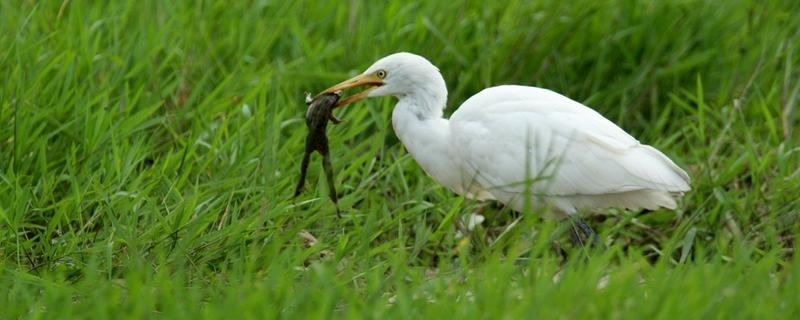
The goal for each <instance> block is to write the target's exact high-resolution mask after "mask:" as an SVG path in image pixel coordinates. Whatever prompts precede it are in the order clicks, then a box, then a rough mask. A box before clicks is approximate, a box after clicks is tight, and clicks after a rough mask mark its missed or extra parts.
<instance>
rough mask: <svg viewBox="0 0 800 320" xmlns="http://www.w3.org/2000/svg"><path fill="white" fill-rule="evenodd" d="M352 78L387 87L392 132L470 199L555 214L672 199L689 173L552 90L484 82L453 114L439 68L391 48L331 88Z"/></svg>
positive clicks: (383, 91)
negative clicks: (447, 111)
mask: <svg viewBox="0 0 800 320" xmlns="http://www.w3.org/2000/svg"><path fill="white" fill-rule="evenodd" d="M357 86H366V87H368V89H367V90H365V91H364V92H362V93H360V94H357V95H355V96H352V97H349V98H347V99H345V100H343V101H342V102H341V104H342V105H345V104H349V103H352V102H354V101H357V100H360V99H362V98H365V97H374V96H386V95H392V96H396V97H398V99H399V101H398V103H397V106H396V107H395V109H394V111H393V113H392V125H393V127H394V130H395V133H396V134H397V135H398V137H399V138H400V140H401V141H402V143H403V145H404V146H405V147H406V149H407V150H408V151H409V152H410V153H411V155H412V156H413V157H414V159H416V160H417V162H418V163H419V164H420V165H421V166H422V168H423V169H424V170H425V172H427V173H428V174H429V175H431V176H432V177H433V178H434V180H436V181H437V182H439V183H441V184H443V185H445V186H447V187H448V188H450V189H451V190H453V191H454V192H456V193H458V194H461V195H464V196H466V197H470V198H475V199H480V200H489V199H495V200H498V201H500V202H503V203H505V204H507V205H509V206H510V207H511V208H512V209H514V210H517V211H522V210H523V208H524V206H525V203H526V201H527V200H530V202H529V203H531V204H532V205H533V206H535V207H551V208H553V209H554V211H555V212H556V213H559V214H561V215H563V214H566V215H569V214H573V213H575V212H577V211H579V210H581V209H595V208H606V207H621V208H647V209H656V208H658V207H666V208H670V209H674V208H675V207H676V205H677V204H676V201H675V199H676V197H678V196H680V195H682V194H683V193H684V192H686V191H689V189H690V187H689V176H688V175H687V174H686V172H684V171H683V170H681V168H679V167H678V166H677V165H675V163H673V162H672V161H671V160H670V159H669V158H667V157H666V156H665V155H664V154H663V153H661V152H660V151H658V150H656V149H655V148H653V147H651V146H648V145H644V144H641V143H639V142H638V141H637V140H636V139H634V138H633V137H632V136H630V135H629V134H627V133H626V132H625V131H623V130H622V129H620V128H619V127H618V126H616V125H615V124H614V123H612V122H611V121H609V120H607V119H606V118H604V117H603V116H602V115H600V114H599V113H597V112H596V111H594V110H592V109H590V108H588V107H586V106H584V105H582V104H580V103H578V102H576V101H573V100H571V99H569V98H567V97H565V96H562V95H560V94H558V93H555V92H553V91H550V90H546V89H540V88H535V87H527V86H512V85H507V86H499V87H492V88H488V89H485V90H483V91H481V92H479V93H478V94H476V95H474V96H472V97H471V98H469V99H468V100H467V101H465V102H464V103H463V104H462V105H461V106H460V107H459V108H458V109H457V110H456V111H455V112H454V113H453V115H452V116H451V117H450V119H449V120H448V119H444V118H443V117H442V110H443V109H444V106H445V103H446V100H447V88H446V86H445V82H444V79H443V78H442V76H441V74H440V73H439V70H438V69H437V68H436V67H435V66H434V65H433V64H431V63H430V62H429V61H428V60H426V59H425V58H423V57H420V56H418V55H414V54H410V53H397V54H393V55H390V56H387V57H385V58H383V59H381V60H379V61H377V62H376V63H375V64H373V65H372V66H371V67H369V68H368V69H367V71H365V72H364V73H363V74H361V75H359V76H357V77H355V78H353V79H350V80H348V81H345V82H342V83H341V84H339V85H336V86H334V87H332V88H330V89H328V90H326V92H328V91H335V90H341V89H348V88H352V87H357Z"/></svg>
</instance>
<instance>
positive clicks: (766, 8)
mask: <svg viewBox="0 0 800 320" xmlns="http://www.w3.org/2000/svg"><path fill="white" fill-rule="evenodd" d="M245 2H246V1H242V2H223V1H220V2H213V1H197V2H195V1H78V0H75V1H63V2H62V1H26V0H18V1H2V2H0V288H2V289H1V290H0V318H3V319H13V318H42V319H56V318H73V317H96V318H108V317H111V316H112V315H121V314H124V315H127V316H126V317H127V318H131V319H140V318H162V317H163V318H172V317H179V318H180V317H186V318H189V317H192V318H195V317H198V316H202V317H206V318H228V317H231V316H232V315H237V314H238V315H242V316H245V317H246V318H275V317H282V318H330V317H336V318H339V317H353V318H362V317H366V318H400V319H409V318H421V317H426V318H445V317H448V318H452V319H460V318H507V319H520V318H531V317H541V318H564V319H571V318H634V319H642V318H645V319H647V318H653V319H681V318H704V319H705V318H724V319H728V318H756V317H758V318H794V319H797V318H798V317H800V299H798V297H800V261H798V260H800V258H799V257H797V256H796V255H795V242H796V237H797V235H798V234H800V200H798V194H800V192H799V191H798V190H799V189H798V188H800V187H799V186H800V145H799V144H798V138H799V137H800V128H797V124H798V117H800V115H798V112H797V110H796V109H798V108H797V105H798V103H799V102H800V65H799V64H800V14H798V13H799V12H800V2H798V1H793V0H787V1H748V0H731V1H693V0H683V1H626V0H615V1H594V0H577V1H496V2H484V1H467V2H462V1H427V2H419V3H411V2H406V1H392V2H382V1H380V2H379V1H349V2H345V1H330V2H326V1H266V0H262V1H251V2H250V3H245ZM397 51H411V52H415V53H418V54H421V55H423V56H426V57H427V58H429V59H430V60H431V61H432V62H434V63H435V64H437V65H438V66H439V68H440V69H441V71H442V73H443V75H444V78H445V79H446V80H447V82H448V88H449V90H450V100H449V102H448V109H447V111H446V113H451V112H453V110H455V109H456V108H457V107H458V105H459V104H460V103H461V102H462V101H464V100H465V99H466V98H467V97H469V96H470V95H472V94H474V93H476V92H477V91H479V90H480V89H482V88H484V87H487V86H491V85H498V84H504V83H518V84H526V85H535V86H541V87H547V88H550V89H553V90H556V91H559V92H562V93H564V94H565V95H567V96H570V97H572V98H574V99H575V100H578V101H581V102H584V103H585V104H587V105H590V106H592V107H593V108H595V109H597V110H598V111H599V112H601V113H602V114H604V115H605V116H606V117H608V118H609V119H611V120H612V121H614V122H616V123H617V124H619V125H620V126H621V127H623V128H624V129H626V130H627V131H628V132H630V133H631V134H633V135H634V136H636V137H637V138H639V140H641V141H642V142H645V143H648V144H651V145H653V146H655V147H657V148H659V149H661V150H662V151H664V152H665V153H666V154H667V155H669V156H670V157H671V158H673V159H674V160H675V162H676V163H678V164H679V165H680V166H682V167H683V168H686V169H687V171H688V172H689V173H690V175H691V176H692V178H693V182H692V186H693V190H692V192H690V193H688V194H687V195H686V197H685V198H684V200H683V201H682V203H681V205H680V207H679V209H678V210H676V211H667V210H659V211H654V212H631V211H620V210H605V211H600V212H597V213H595V214H592V215H587V216H586V219H587V221H588V222H589V224H590V225H592V226H593V227H594V228H595V229H596V230H597V231H598V232H600V233H601V236H602V239H603V242H604V243H605V244H606V245H607V249H604V250H592V251H585V250H580V249H578V248H571V246H570V245H569V241H568V235H567V234H566V233H565V232H563V225H559V224H558V223H557V222H554V221H549V220H542V219H540V218H538V215H536V214H534V213H531V214H518V213H514V212H511V211H510V210H509V209H507V208H504V207H503V206H501V205H498V204H493V203H479V202H475V201H471V200H466V199H464V198H461V197H457V196H456V195H454V194H452V193H451V192H449V191H447V190H446V189H444V188H443V187H441V186H439V185H437V184H436V183H435V182H434V181H433V180H431V178H429V177H427V176H426V175H425V174H424V173H423V171H422V170H421V169H420V167H419V166H418V165H417V164H416V163H415V162H414V160H413V159H412V158H411V157H410V156H409V155H408V154H407V153H406V151H405V150H404V149H403V146H402V145H401V144H400V143H399V141H398V140H397V138H396V137H395V136H394V133H393V132H392V129H391V123H390V113H391V108H392V105H393V103H394V100H393V99H390V98H385V99H373V100H370V101H367V102H362V103H358V104H356V105H353V106H350V107H348V108H346V109H345V110H341V111H339V112H338V115H339V116H340V117H341V118H343V119H345V121H346V122H345V123H344V124H342V125H338V126H333V127H331V128H329V133H330V136H331V148H332V156H333V162H334V167H335V169H336V171H337V181H336V183H337V186H338V188H339V192H340V195H341V197H342V198H341V199H340V208H341V210H342V215H341V217H337V215H336V210H335V208H333V207H332V206H331V204H330V202H329V200H328V199H327V197H326V195H327V191H326V190H327V189H326V187H325V182H324V179H322V178H320V175H321V168H320V165H319V158H317V157H314V158H313V159H312V160H313V162H312V166H311V171H310V179H309V182H308V185H307V192H306V193H305V194H303V195H302V196H301V197H299V198H298V199H296V200H293V199H291V196H292V192H293V190H294V185H295V183H296V182H297V179H298V174H299V164H300V160H301V157H302V151H303V143H304V136H305V134H306V128H305V125H304V123H303V120H302V116H303V114H304V108H305V106H304V104H303V92H304V91H312V92H318V91H320V90H322V89H324V88H326V87H327V86H329V85H332V84H334V83H336V82H338V81H340V80H343V79H345V78H347V77H349V76H352V75H354V74H356V73H358V72H360V71H361V70H363V69H364V68H366V67H367V66H369V65H370V64H371V63H372V62H373V61H374V60H376V59H378V58H380V57H382V56H385V55H387V54H390V53H393V52H397ZM474 213H478V214H481V215H483V216H485V217H486V221H485V222H484V223H483V224H482V225H480V226H478V227H476V228H475V229H473V230H469V229H468V228H466V227H465V224H464V217H466V216H468V215H470V214H474ZM301 234H302V235H304V236H305V237H303V236H301ZM312 237H313V239H312Z"/></svg>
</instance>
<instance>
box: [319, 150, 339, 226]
mask: <svg viewBox="0 0 800 320" xmlns="http://www.w3.org/2000/svg"><path fill="white" fill-rule="evenodd" d="M322 169H324V170H325V178H326V180H328V189H330V190H328V191H329V196H330V197H331V200H332V201H333V203H334V204H338V203H339V197H338V196H337V195H336V183H335V182H334V180H333V166H332V165H331V155H330V153H327V152H325V153H324V154H322ZM336 215H337V216H338V215H339V206H336Z"/></svg>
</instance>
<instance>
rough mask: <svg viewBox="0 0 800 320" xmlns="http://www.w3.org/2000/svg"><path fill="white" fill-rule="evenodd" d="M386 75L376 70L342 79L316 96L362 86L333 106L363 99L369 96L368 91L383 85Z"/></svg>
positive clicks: (340, 105)
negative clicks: (362, 88)
mask: <svg viewBox="0 0 800 320" xmlns="http://www.w3.org/2000/svg"><path fill="white" fill-rule="evenodd" d="M385 77H386V72H385V71H383V70H378V71H376V72H373V73H367V74H360V75H357V76H355V77H353V78H351V79H349V80H345V81H342V82H341V83H339V84H337V85H335V86H333V87H330V88H328V89H326V90H325V91H322V93H320V94H319V95H318V96H321V95H324V94H331V93H334V92H338V91H345V90H347V89H354V88H360V87H364V90H362V91H361V92H359V93H356V94H354V95H352V96H349V97H346V98H344V99H342V100H339V102H337V103H336V106H335V108H338V107H343V106H346V105H348V104H351V103H353V102H356V101H358V100H361V99H364V98H366V97H367V96H369V93H370V91H372V90H374V89H375V88H377V87H380V86H382V85H383V79H384V78H385Z"/></svg>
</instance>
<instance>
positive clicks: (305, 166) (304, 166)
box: [294, 150, 311, 197]
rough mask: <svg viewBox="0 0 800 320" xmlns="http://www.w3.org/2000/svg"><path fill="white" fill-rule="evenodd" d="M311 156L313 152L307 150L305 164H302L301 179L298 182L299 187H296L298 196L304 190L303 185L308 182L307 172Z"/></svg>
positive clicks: (295, 194) (295, 190) (304, 156)
mask: <svg viewBox="0 0 800 320" xmlns="http://www.w3.org/2000/svg"><path fill="white" fill-rule="evenodd" d="M310 158H311V152H310V151H309V150H306V153H305V154H304V155H303V164H302V165H300V181H299V182H297V188H295V189H294V196H295V197H297V196H299V195H300V193H301V192H303V186H304V185H305V184H306V172H307V171H308V161H309V159H310Z"/></svg>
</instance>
